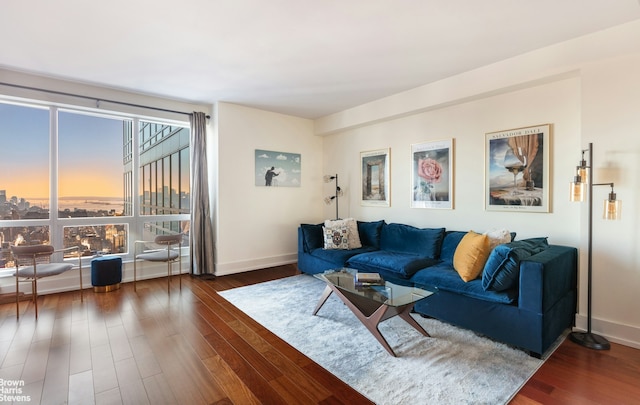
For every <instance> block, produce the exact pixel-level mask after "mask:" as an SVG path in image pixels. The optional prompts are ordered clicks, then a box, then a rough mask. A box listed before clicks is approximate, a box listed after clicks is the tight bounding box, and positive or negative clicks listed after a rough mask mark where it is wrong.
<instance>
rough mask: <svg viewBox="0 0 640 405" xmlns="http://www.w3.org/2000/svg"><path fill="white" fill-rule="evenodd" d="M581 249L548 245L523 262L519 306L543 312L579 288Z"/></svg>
mask: <svg viewBox="0 0 640 405" xmlns="http://www.w3.org/2000/svg"><path fill="white" fill-rule="evenodd" d="M577 279H578V250H577V249H576V248H574V247H569V246H559V245H549V248H547V249H545V250H544V251H542V252H540V253H538V254H536V255H533V256H530V257H529V258H527V259H526V260H523V261H521V262H520V287H519V288H520V291H519V295H518V297H519V298H518V306H519V307H520V308H522V309H525V310H528V311H532V312H536V313H544V312H546V311H547V310H548V309H549V308H551V307H553V306H554V305H555V304H556V302H558V301H559V300H560V299H562V298H563V297H565V296H566V294H567V293H568V292H570V291H575V290H576V288H577Z"/></svg>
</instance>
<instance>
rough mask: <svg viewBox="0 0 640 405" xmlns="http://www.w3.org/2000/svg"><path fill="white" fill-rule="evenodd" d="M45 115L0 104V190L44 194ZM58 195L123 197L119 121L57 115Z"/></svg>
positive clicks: (46, 157) (35, 195)
mask: <svg viewBox="0 0 640 405" xmlns="http://www.w3.org/2000/svg"><path fill="white" fill-rule="evenodd" d="M49 121H50V119H49V111H48V110H47V109H38V108H33V107H24V106H18V105H11V104H2V103H0V190H6V192H7V198H10V197H11V196H17V197H18V198H26V199H29V198H44V197H48V194H49V167H48V166H49V153H50V152H49ZM58 127H59V150H58V152H59V165H58V167H59V188H58V190H59V197H61V198H62V197H74V196H78V197H85V196H96V197H120V196H122V195H123V190H122V187H123V180H122V175H123V163H122V120H115V119H110V118H103V117H95V116H89V115H82V114H77V113H72V112H64V111H60V112H59V122H58Z"/></svg>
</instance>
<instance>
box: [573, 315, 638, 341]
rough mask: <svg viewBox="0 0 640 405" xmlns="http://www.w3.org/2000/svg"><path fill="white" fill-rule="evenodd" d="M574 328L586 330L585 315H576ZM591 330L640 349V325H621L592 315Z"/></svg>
mask: <svg viewBox="0 0 640 405" xmlns="http://www.w3.org/2000/svg"><path fill="white" fill-rule="evenodd" d="M575 330H577V331H585V330H587V317H586V316H585V315H582V314H577V315H576V327H575ZM591 332H593V333H596V334H598V335H601V336H604V337H605V338H607V339H608V340H609V341H611V342H613V343H619V344H621V345H625V346H629V347H634V348H636V349H640V327H638V326H632V325H623V324H620V323H614V322H611V321H607V320H603V319H596V318H593V317H592V318H591Z"/></svg>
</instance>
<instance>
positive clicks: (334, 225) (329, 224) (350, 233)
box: [324, 218, 362, 249]
mask: <svg viewBox="0 0 640 405" xmlns="http://www.w3.org/2000/svg"><path fill="white" fill-rule="evenodd" d="M324 227H325V228H329V229H341V228H347V243H348V245H349V249H358V248H361V247H362V244H361V243H360V236H359V233H358V224H357V223H356V220H355V219H353V218H345V219H334V220H331V219H327V220H326V221H324Z"/></svg>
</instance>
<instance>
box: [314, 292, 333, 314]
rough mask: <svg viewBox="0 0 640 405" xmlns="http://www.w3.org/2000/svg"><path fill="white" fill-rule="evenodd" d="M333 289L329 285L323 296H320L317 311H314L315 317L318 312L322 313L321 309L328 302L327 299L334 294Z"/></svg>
mask: <svg viewBox="0 0 640 405" xmlns="http://www.w3.org/2000/svg"><path fill="white" fill-rule="evenodd" d="M332 292H333V291H332V289H331V287H330V286H329V285H327V286H326V287H325V289H324V291H323V292H322V296H320V300H318V304H317V305H316V309H314V310H313V315H315V314H317V313H318V311H320V308H322V306H323V305H324V303H325V302H327V299H328V298H329V296H330V295H331V293H332Z"/></svg>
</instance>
